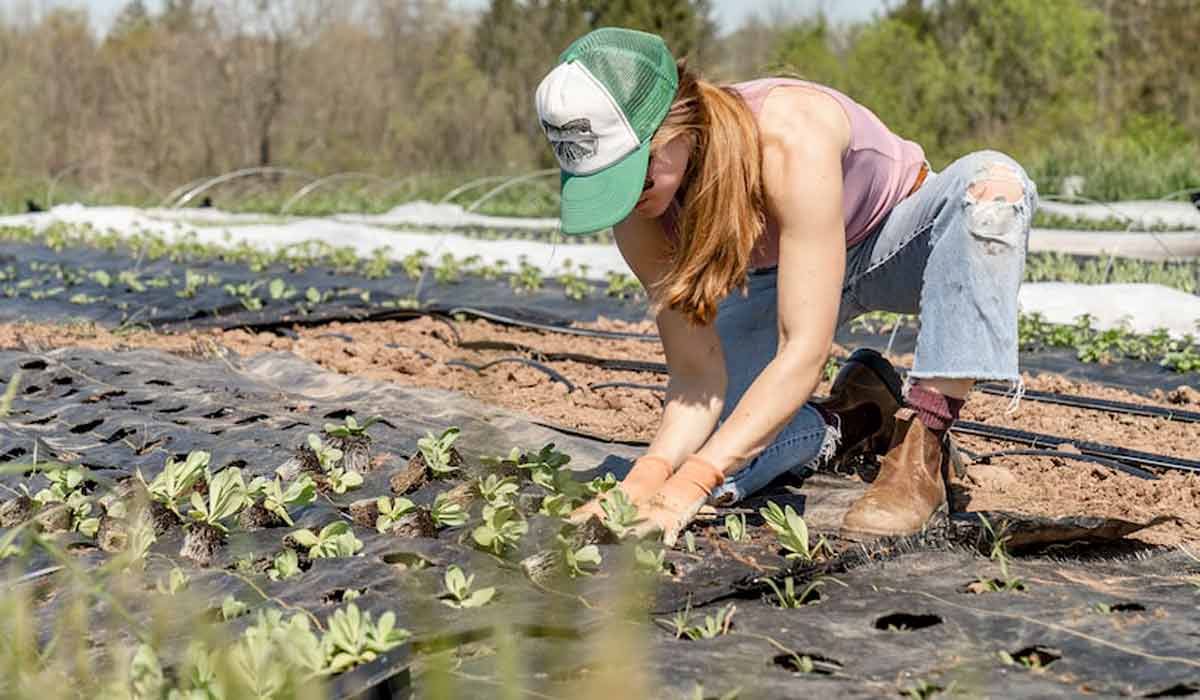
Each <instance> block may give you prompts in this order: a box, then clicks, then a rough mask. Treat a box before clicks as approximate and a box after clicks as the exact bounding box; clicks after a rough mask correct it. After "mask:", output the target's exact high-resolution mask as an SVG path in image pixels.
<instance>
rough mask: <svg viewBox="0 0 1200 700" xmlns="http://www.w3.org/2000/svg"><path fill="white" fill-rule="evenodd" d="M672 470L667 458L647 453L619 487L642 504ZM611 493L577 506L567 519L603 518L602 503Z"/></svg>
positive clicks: (635, 503) (631, 499)
mask: <svg viewBox="0 0 1200 700" xmlns="http://www.w3.org/2000/svg"><path fill="white" fill-rule="evenodd" d="M671 471H672V469H671V463H670V462H668V461H667V460H665V459H663V458H662V457H657V456H655V455H645V456H643V457H639V458H638V459H637V461H635V462H634V463H633V469H630V470H629V473H628V474H626V475H625V478H624V479H622V480H621V483H620V484H618V485H617V488H619V489H621V490H622V491H624V492H625V497H626V498H628V499H629V502H630V503H632V504H634V505H636V506H640V505H642V504H643V503H645V502H646V501H648V500H650V497H651V496H653V495H654V494H655V493H657V492H658V489H659V487H660V486H662V485H663V484H665V483H666V482H667V479H669V478H670V477H671ZM609 493H612V492H611V491H609V492H608V493H604V494H601V495H600V496H598V497H596V498H593V499H592V500H590V501H588V502H587V503H585V504H583V505H582V506H580V507H578V508H576V509H575V510H574V511H572V512H571V514H570V515H569V516H567V520H569V521H570V522H574V523H582V522H584V521H586V520H587V519H588V518H590V517H592V516H593V515H595V516H596V517H598V518H601V519H603V518H604V510H603V508H601V506H600V504H601V502H603V500H604V499H605V498H606V497H607V496H608V494H609Z"/></svg>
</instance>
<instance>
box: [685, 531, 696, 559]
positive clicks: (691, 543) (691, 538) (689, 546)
mask: <svg viewBox="0 0 1200 700" xmlns="http://www.w3.org/2000/svg"><path fill="white" fill-rule="evenodd" d="M683 546H684V549H686V550H687V552H688V554H695V553H696V536H695V535H693V534H692V531H691V530H688V531H686V532H684V533H683Z"/></svg>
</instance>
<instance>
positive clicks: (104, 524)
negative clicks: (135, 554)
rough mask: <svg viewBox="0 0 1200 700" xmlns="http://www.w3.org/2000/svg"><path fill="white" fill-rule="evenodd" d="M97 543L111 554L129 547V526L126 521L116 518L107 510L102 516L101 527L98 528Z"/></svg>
mask: <svg viewBox="0 0 1200 700" xmlns="http://www.w3.org/2000/svg"><path fill="white" fill-rule="evenodd" d="M96 544H98V545H99V546H100V549H101V550H103V551H105V552H108V553H110V554H115V553H117V552H123V551H125V550H126V549H128V548H129V528H128V527H127V526H126V524H125V521H124V520H122V519H120V518H114V517H112V516H111V515H109V514H108V513H107V512H106V513H104V515H101V516H100V527H99V528H98V529H97V530H96Z"/></svg>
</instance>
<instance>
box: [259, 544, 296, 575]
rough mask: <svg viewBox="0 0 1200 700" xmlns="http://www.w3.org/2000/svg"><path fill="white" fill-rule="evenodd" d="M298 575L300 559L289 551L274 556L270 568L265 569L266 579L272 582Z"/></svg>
mask: <svg viewBox="0 0 1200 700" xmlns="http://www.w3.org/2000/svg"><path fill="white" fill-rule="evenodd" d="M299 574H300V557H299V556H298V555H297V554H296V553H295V552H294V551H292V550H290V549H285V550H283V551H282V552H280V553H279V554H277V555H275V560H274V561H273V562H272V563H271V568H270V569H267V577H268V578H270V579H271V580H272V581H283V580H286V579H289V578H291V577H293V576H298V575H299Z"/></svg>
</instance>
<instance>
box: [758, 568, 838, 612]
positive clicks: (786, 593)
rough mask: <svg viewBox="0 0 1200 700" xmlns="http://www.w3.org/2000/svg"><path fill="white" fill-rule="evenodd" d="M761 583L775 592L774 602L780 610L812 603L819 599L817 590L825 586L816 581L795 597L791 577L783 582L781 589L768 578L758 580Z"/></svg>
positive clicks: (820, 581)
mask: <svg viewBox="0 0 1200 700" xmlns="http://www.w3.org/2000/svg"><path fill="white" fill-rule="evenodd" d="M760 580H761V581H762V582H763V583H765V584H767V585H768V586H770V587H771V590H772V591H774V592H775V600H776V602H777V603H778V605H779V607H781V608H789V609H791V608H800V607H803V606H805V605H808V604H809V603H811V602H814V601H815V599H816V598H819V597H820V594H819V593H818V592H817V589H818V588H820V587H821V586H823V585H825V582H824V581H822V580H821V579H817V580H816V581H813V582H811V583H809V584H808V585H807V586H805V588H804V590H802V591H800V594H799V595H796V582H795V581H794V580H793V579H792V577H791V576H788V577H787V578H785V579H784V580H783V588H780V587H779V586H778V585H777V584H776V583H775V582H774V581H772V580H771V579H769V578H764V579H760Z"/></svg>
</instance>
